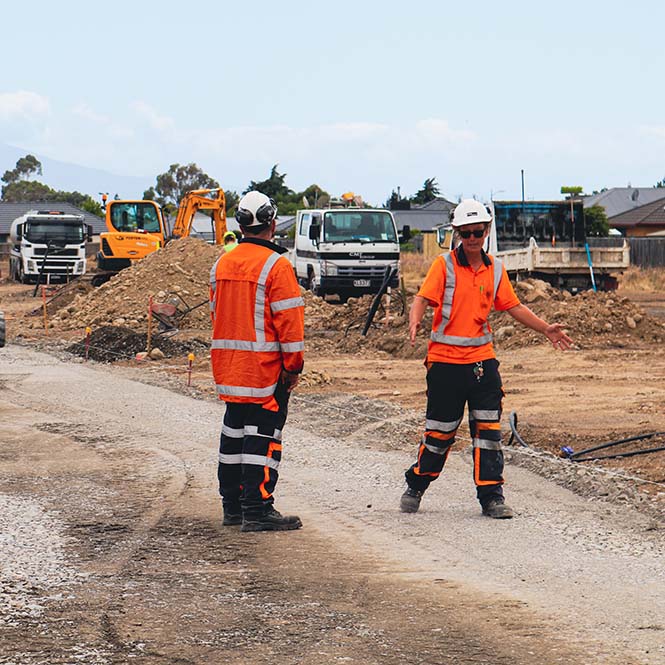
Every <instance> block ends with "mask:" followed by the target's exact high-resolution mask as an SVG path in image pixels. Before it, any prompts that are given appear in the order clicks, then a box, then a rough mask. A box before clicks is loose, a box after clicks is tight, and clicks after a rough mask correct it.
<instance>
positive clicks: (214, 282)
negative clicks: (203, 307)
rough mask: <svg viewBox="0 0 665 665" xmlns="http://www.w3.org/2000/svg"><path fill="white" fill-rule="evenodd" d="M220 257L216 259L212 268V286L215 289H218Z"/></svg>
mask: <svg viewBox="0 0 665 665" xmlns="http://www.w3.org/2000/svg"><path fill="white" fill-rule="evenodd" d="M221 258H222V257H221V256H220V257H219V259H221ZM219 259H217V261H215V263H214V264H213V266H212V268H211V269H210V288H211V289H212V290H213V291H216V290H217V264H218V263H219Z"/></svg>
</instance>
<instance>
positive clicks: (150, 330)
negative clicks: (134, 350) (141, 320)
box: [146, 296, 152, 353]
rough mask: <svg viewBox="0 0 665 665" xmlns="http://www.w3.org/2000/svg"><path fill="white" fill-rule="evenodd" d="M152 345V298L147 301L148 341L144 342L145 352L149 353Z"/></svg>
mask: <svg viewBox="0 0 665 665" xmlns="http://www.w3.org/2000/svg"><path fill="white" fill-rule="evenodd" d="M151 344H152V296H150V298H149V299H148V339H147V342H146V351H147V352H148V353H150V351H151V350H152V349H151Z"/></svg>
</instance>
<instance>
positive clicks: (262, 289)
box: [254, 252, 280, 342]
mask: <svg viewBox="0 0 665 665" xmlns="http://www.w3.org/2000/svg"><path fill="white" fill-rule="evenodd" d="M279 259H280V254H277V252H272V253H271V254H270V256H268V258H267V259H266V262H265V263H264V264H263V268H261V274H260V275H259V281H258V282H257V283H256V300H255V301H254V330H255V332H256V341H257V342H265V341H266V330H265V311H266V282H267V281H268V275H269V274H270V271H271V270H272V269H273V268H274V266H275V264H276V263H277V261H279Z"/></svg>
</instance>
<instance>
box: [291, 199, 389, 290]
mask: <svg viewBox="0 0 665 665" xmlns="http://www.w3.org/2000/svg"><path fill="white" fill-rule="evenodd" d="M291 262H292V264H293V268H294V270H295V272H296V277H297V278H298V281H299V283H300V284H301V285H302V286H304V287H306V288H308V289H310V290H311V291H312V292H313V293H315V294H317V295H319V296H325V295H327V294H337V295H338V296H339V298H340V300H341V301H342V302H345V301H346V300H347V299H348V298H349V297H350V296H360V295H363V294H366V293H370V294H371V293H377V292H378V290H379V289H380V287H381V285H382V284H383V281H384V278H385V277H386V274H387V271H388V270H393V269H394V274H393V276H392V279H391V283H390V284H389V286H391V287H396V286H398V284H399V238H398V235H397V227H396V225H395V220H394V218H393V216H392V214H391V212H390V211H389V210H381V209H373V208H330V209H319V210H299V211H298V213H297V216H296V229H295V242H294V248H293V250H292V251H291Z"/></svg>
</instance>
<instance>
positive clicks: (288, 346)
mask: <svg viewBox="0 0 665 665" xmlns="http://www.w3.org/2000/svg"><path fill="white" fill-rule="evenodd" d="M280 348H281V349H282V351H283V352H284V353H297V352H298V351H304V350H305V342H285V343H284V344H280Z"/></svg>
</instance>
